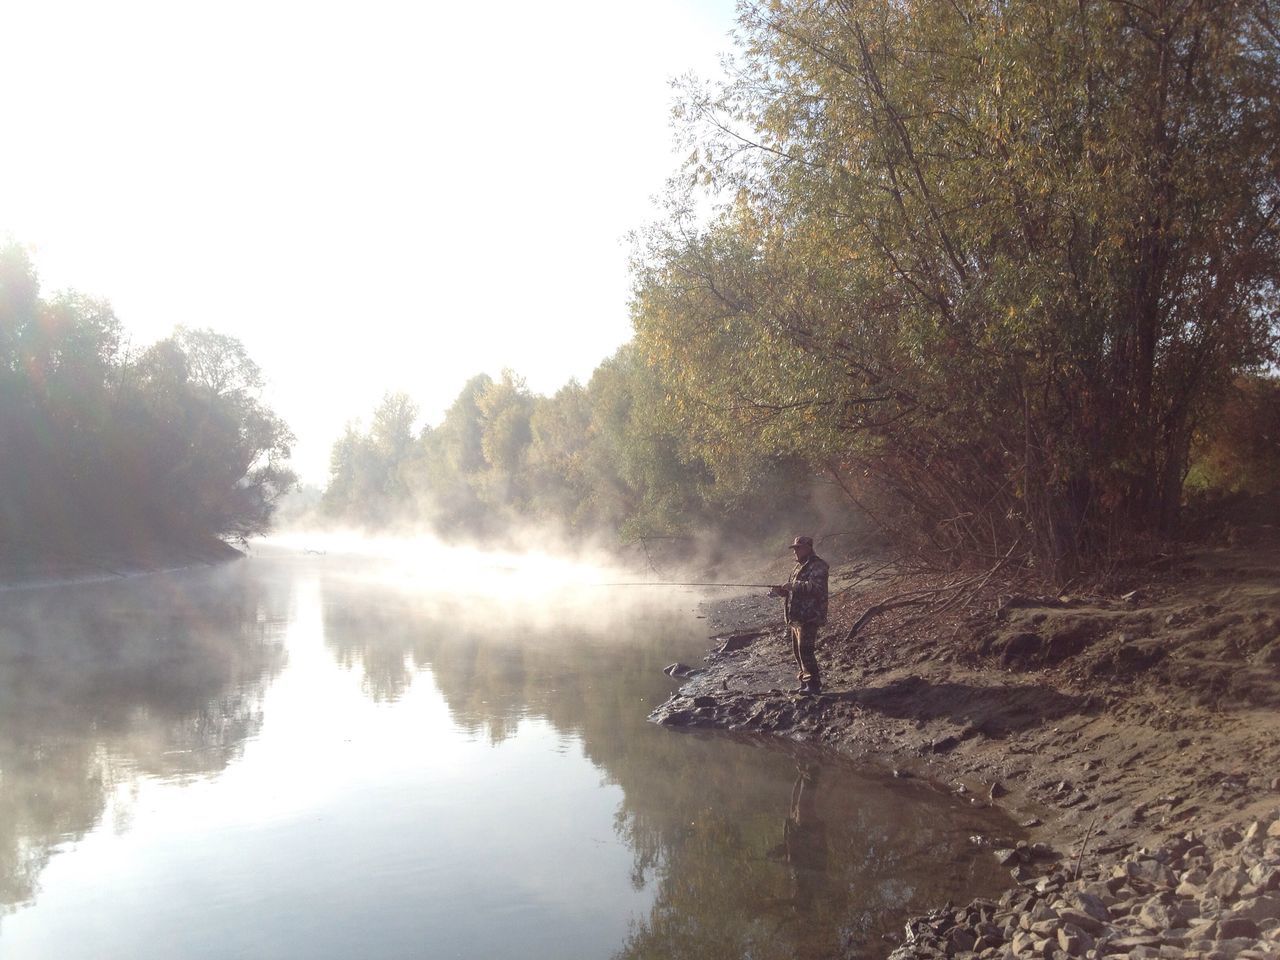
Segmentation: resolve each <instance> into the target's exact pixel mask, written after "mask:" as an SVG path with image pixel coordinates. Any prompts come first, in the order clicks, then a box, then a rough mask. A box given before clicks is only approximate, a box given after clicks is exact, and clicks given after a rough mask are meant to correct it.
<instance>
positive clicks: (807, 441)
mask: <svg viewBox="0 0 1280 960" xmlns="http://www.w3.org/2000/svg"><path fill="white" fill-rule="evenodd" d="M740 16H741V27H742V29H741V36H740V44H741V57H740V58H739V61H738V63H737V68H738V69H737V71H736V72H735V74H734V79H733V80H732V81H730V82H728V83H727V84H725V85H724V86H722V87H720V88H716V89H708V88H700V87H697V86H695V85H692V84H690V85H689V86H688V87H687V88H686V90H685V95H684V98H683V102H682V104H681V106H680V108H679V110H678V116H679V118H680V120H681V123H682V125H683V130H684V132H685V135H686V137H687V139H688V145H689V147H690V148H691V154H690V161H689V165H688V171H687V172H688V175H689V176H688V178H687V181H686V182H685V184H684V185H683V186H677V187H676V188H674V189H673V194H672V198H671V202H670V215H669V217H668V218H667V220H666V222H664V223H662V224H659V225H657V226H655V227H654V228H653V229H652V230H651V231H650V232H649V233H648V234H647V235H646V237H645V238H644V240H643V242H642V243H641V245H640V247H639V249H638V253H637V263H636V278H637V292H636V298H635V310H634V313H635V320H636V325H637V330H638V334H639V341H640V343H641V345H642V347H643V349H644V351H645V353H646V355H647V356H648V357H650V358H652V360H653V361H654V362H655V363H656V364H657V365H658V367H659V369H660V371H661V374H662V376H663V378H664V380H665V381H666V382H667V383H668V384H670V385H671V387H672V390H673V393H674V394H675V398H676V399H675V404H676V405H677V408H678V409H679V410H680V411H681V415H682V416H683V417H685V418H686V419H687V420H688V421H690V422H691V423H693V424H694V425H695V429H696V431H697V432H698V433H699V443H698V445H697V446H696V448H695V449H696V451H697V453H698V454H699V455H703V456H706V457H707V458H708V461H709V462H710V463H711V464H713V465H714V464H715V463H717V462H718V461H719V459H720V458H721V457H722V456H723V455H724V454H725V451H734V450H737V449H739V448H741V447H742V446H743V445H744V444H750V445H752V446H753V447H754V448H755V449H757V450H760V451H763V452H767V453H772V454H777V455H783V454H786V455H797V456H801V457H804V458H805V459H807V460H808V461H810V462H812V463H814V464H818V465H825V466H826V467H828V468H829V469H831V470H832V471H834V472H835V473H837V474H838V475H839V476H841V477H842V479H843V480H844V482H845V483H846V485H847V486H848V487H849V489H850V490H851V491H853V492H855V493H857V492H858V491H860V490H863V489H867V490H870V491H872V492H873V493H874V494H875V496H877V497H879V498H880V499H881V500H883V501H884V502H885V503H887V504H890V505H892V507H893V508H894V509H893V510H892V514H891V515H892V516H894V517H896V518H901V519H900V525H901V526H902V527H904V528H905V529H908V530H910V531H912V532H913V533H914V534H915V536H916V537H917V538H918V541H919V542H920V543H921V545H922V548H924V549H926V550H928V551H930V552H931V553H932V554H933V555H934V556H935V557H938V558H942V559H947V560H950V561H952V562H961V561H965V560H976V559H984V560H986V561H993V560H996V559H999V558H1002V557H1005V556H1008V555H1014V554H1016V555H1018V556H1021V557H1022V558H1023V559H1024V560H1026V561H1028V562H1036V563H1038V564H1039V565H1040V566H1041V567H1042V569H1043V570H1044V571H1045V572H1046V573H1047V574H1049V575H1050V576H1056V577H1059V578H1061V577H1064V576H1067V575H1069V574H1070V573H1071V572H1072V571H1073V570H1075V569H1078V568H1079V567H1080V565H1082V564H1087V563H1089V562H1091V560H1092V559H1096V558H1097V557H1099V556H1100V555H1102V554H1105V553H1107V552H1109V551H1111V550H1113V549H1114V548H1115V547H1116V545H1117V544H1118V543H1119V542H1120V541H1122V540H1123V539H1124V538H1128V537H1131V536H1133V535H1135V534H1136V535H1147V534H1156V533H1160V532H1167V531H1169V530H1170V529H1172V527H1173V525H1174V524H1175V523H1176V520H1177V515H1178V507H1179V502H1180V497H1181V493H1182V482H1183V478H1184V475H1185V472H1186V469H1187V463H1188V451H1189V447H1190V442H1191V438H1192V434H1193V431H1194V428H1195V425H1196V423H1197V422H1198V419H1199V418H1200V417H1201V416H1202V415H1203V414H1204V413H1205V412H1206V411H1208V410H1211V409H1213V407H1214V406H1215V405H1216V404H1217V402H1218V400H1219V397H1220V396H1221V395H1222V393H1223V391H1224V390H1225V389H1226V388H1227V387H1228V386H1229V384H1230V383H1231V382H1232V380H1233V378H1234V377H1235V376H1236V374H1237V373H1238V372H1240V371H1246V370H1249V369H1256V368H1258V367H1259V366H1260V365H1263V364H1265V363H1266V362H1268V360H1269V359H1273V358H1274V357H1275V345H1276V336H1277V306H1276V299H1275V289H1276V282H1277V276H1278V272H1280V270H1278V267H1280V259H1278V257H1277V253H1278V252H1280V251H1278V247H1277V240H1278V236H1277V213H1278V210H1280V189H1278V187H1280V183H1278V180H1277V177H1278V174H1280V163H1277V159H1278V158H1277V154H1276V144H1277V143H1280V138H1278V136H1277V135H1278V134H1280V96H1278V94H1280V90H1278V89H1277V83H1278V82H1280V71H1278V70H1277V69H1276V54H1277V46H1278V43H1280V33H1278V32H1277V29H1276V24H1275V23H1274V22H1273V20H1272V19H1271V9H1270V5H1269V4H1268V3H1266V2H1264V0H1250V2H1240V3H1230V4H1220V3H1213V2H1208V0H1176V2H1175V0H1171V2H1164V0H1161V2H1156V3H1152V4H1146V5H1143V4H1135V3H1127V2H1118V0H1086V2H1076V0H1072V2H1066V0H1048V2H1044V0H1037V2H1034V3H1032V2H1030V0H1019V2H1012V3H987V2H961V3H932V2H930V3H921V4H897V3H888V2H885V0H841V2H837V3H832V4H810V3H807V2H799V0H771V2H767V3H747V4H745V5H743V7H742V8H741V13H740ZM700 190H701V191H704V192H708V193H709V194H710V196H711V198H712V199H713V200H716V201H718V203H719V206H718V212H717V214H716V215H715V216H714V218H713V219H712V220H711V221H710V222H709V223H704V221H702V220H700V219H699V217H698V216H696V215H695V214H696V212H697V210H698V209H699V206H698V204H699V191H700Z"/></svg>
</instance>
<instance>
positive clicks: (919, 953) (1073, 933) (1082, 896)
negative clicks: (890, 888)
mask: <svg viewBox="0 0 1280 960" xmlns="http://www.w3.org/2000/svg"><path fill="white" fill-rule="evenodd" d="M1005 853H1006V854H1008V855H1010V856H1013V857H1016V855H1017V854H1016V852H1015V851H1006V852H1005ZM966 956H969V957H980V958H984V960H985V958H996V957H1036V958H1045V960H1053V958H1059V957H1097V958H1102V957H1131V958H1134V960H1147V958H1160V960H1183V958H1189V957H1203V958H1205V960H1274V958H1275V957H1277V956H1280V810H1276V811H1273V812H1272V813H1271V814H1268V815H1267V816H1265V817H1263V818H1261V819H1258V820H1254V821H1252V822H1251V823H1250V824H1249V825H1248V826H1247V827H1246V828H1245V829H1244V831H1243V832H1239V831H1237V830H1235V829H1233V828H1221V829H1217V830H1213V831H1209V832H1208V833H1205V834H1200V833H1197V832H1189V833H1186V834H1184V835H1181V836H1176V837H1173V838H1171V839H1170V840H1169V841H1168V842H1166V843H1164V844H1162V845H1161V846H1159V847H1157V848H1154V849H1151V848H1147V847H1142V848H1139V849H1138V850H1136V851H1134V852H1132V853H1130V854H1129V855H1127V856H1125V857H1124V858H1123V859H1122V860H1120V861H1118V862H1116V863H1114V864H1112V865H1109V866H1108V865H1106V864H1102V863H1095V864H1091V865H1090V867H1089V869H1088V870H1085V871H1083V872H1081V873H1080V874H1079V875H1077V874H1076V872H1075V871H1074V870H1073V869H1070V868H1068V867H1065V866H1062V865H1059V866H1058V867H1056V868H1055V869H1054V870H1053V871H1052V872H1051V873H1050V874H1049V875H1047V876H1045V877H1042V878H1040V879H1037V880H1026V881H1023V882H1022V884H1020V885H1019V886H1018V887H1016V888H1014V889H1012V890H1009V891H1008V892H1006V893H1005V894H1004V896H1002V897H1001V898H1000V900H999V902H994V903H993V902H991V901H982V900H975V901H973V902H972V903H970V904H969V905H968V906H967V907H964V908H962V909H959V910H951V909H950V908H943V909H940V910H937V911H935V912H933V913H931V914H929V915H927V916H924V917H916V918H913V919H912V920H911V921H909V922H908V924H907V943H905V944H904V945H903V946H901V947H900V948H898V949H897V950H895V951H894V952H893V953H892V954H891V957H892V958H893V960H906V958H914V957H966Z"/></svg>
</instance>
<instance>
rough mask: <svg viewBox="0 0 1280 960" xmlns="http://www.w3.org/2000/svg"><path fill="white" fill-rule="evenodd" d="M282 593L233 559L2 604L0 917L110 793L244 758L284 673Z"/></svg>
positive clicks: (285, 589)
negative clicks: (266, 695)
mask: <svg viewBox="0 0 1280 960" xmlns="http://www.w3.org/2000/svg"><path fill="white" fill-rule="evenodd" d="M289 591H290V584H289V582H288V581H287V580H284V579H279V580H275V581H269V580H263V579H262V578H260V577H258V576H255V575H253V574H252V573H251V572H250V571H248V570H247V569H245V567H244V565H242V564H234V565H231V566H229V567H224V568H220V569H216V570H200V571H191V572H185V573H175V574H165V575H156V576H151V577H143V578H138V579H136V580H130V581H125V582H116V583H101V584H78V585H75V586H70V587H51V588H44V589H37V590H26V591H11V592H8V593H6V594H5V595H4V603H3V605H2V606H0V910H3V911H11V910H13V909H15V908H16V907H18V906H21V905H23V904H26V903H29V902H31V901H32V900H33V899H34V898H35V896H36V893H37V891H38V883H39V876H40V873H41V871H42V870H43V869H44V867H45V865H46V864H47V863H48V861H49V859H50V857H51V856H52V855H53V853H54V852H55V850H56V848H57V847H58V846H59V845H60V844H63V843H66V842H68V841H75V840H78V839H80V838H81V837H83V836H84V835H85V834H86V833H88V832H89V831H90V830H91V829H93V827H94V826H95V825H96V824H97V823H98V822H99V820H100V819H101V818H102V816H103V814H104V812H105V810H106V809H107V806H108V803H109V802H112V801H113V798H114V799H115V800H116V801H118V800H119V798H120V795H119V794H118V792H117V788H119V787H122V786H127V785H128V784H129V783H130V782H132V781H135V780H136V779H137V778H138V777H141V776H148V777H158V778H163V779H183V778H189V777H198V776H208V775H210V774H213V773H216V772H218V771H220V770H222V769H224V768H225V767H226V766H227V765H228V764H229V763H230V762H232V761H233V760H234V759H235V758H236V757H237V756H238V755H239V752H240V750H241V749H242V747H243V744H244V742H245V741H246V740H247V739H249V738H251V737H252V736H254V734H255V733H256V732H257V730H258V729H259V727H260V726H261V724H262V695H263V692H264V690H265V688H266V686H267V685H268V684H269V683H270V681H271V679H272V677H274V676H275V675H276V674H277V673H278V672H279V671H280V669H281V668H282V667H283V663H284V652H283V647H282V645H281V642H280V632H281V629H282V625H283V623H284V622H285V619H286V616H287V614H288V610H289V603H290V594H289ZM127 816H128V813H127V810H122V811H117V821H118V822H120V821H124V820H127Z"/></svg>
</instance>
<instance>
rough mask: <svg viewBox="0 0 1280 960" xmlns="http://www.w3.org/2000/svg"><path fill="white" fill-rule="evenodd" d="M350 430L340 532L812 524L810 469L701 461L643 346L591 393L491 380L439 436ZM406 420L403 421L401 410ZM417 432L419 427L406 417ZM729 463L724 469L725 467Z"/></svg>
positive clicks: (342, 454)
mask: <svg viewBox="0 0 1280 960" xmlns="http://www.w3.org/2000/svg"><path fill="white" fill-rule="evenodd" d="M398 397H399V395H393V396H391V397H389V398H388V399H387V400H385V401H384V402H383V406H381V407H380V408H379V409H378V410H377V411H376V412H375V414H374V427H373V428H372V429H371V430H370V431H369V432H368V433H364V432H362V430H361V428H360V427H359V426H358V425H351V426H349V427H348V429H347V432H346V434H345V435H344V436H343V437H342V438H341V439H340V440H339V441H338V443H337V444H335V446H334V449H333V457H332V461H331V476H330V482H329V487H328V489H327V490H326V491H325V495H324V501H323V506H324V510H325V512H326V513H327V514H328V515H329V517H331V518H333V519H340V520H344V521H348V522H357V523H361V524H365V525H370V526H375V527H377V526H383V525H388V524H391V523H393V522H397V523H400V522H405V521H419V522H422V523H425V524H428V525H430V526H431V527H432V528H433V529H434V530H435V531H436V532H438V533H440V534H442V535H444V536H447V537H464V536H465V537H470V538H473V537H480V538H487V537H495V536H498V535H500V534H502V533H505V532H508V531H510V530H512V529H513V528H520V527H522V526H525V525H528V524H530V523H533V524H538V525H540V526H544V527H553V528H557V529H558V530H560V531H561V532H563V533H564V534H567V535H570V536H593V535H598V534H604V535H606V536H616V537H621V538H622V539H623V540H625V541H635V540H645V539H649V538H654V537H661V538H688V537H691V536H692V535H693V534H694V533H695V532H698V531H702V530H717V531H727V530H730V529H732V530H735V531H738V532H745V533H747V534H749V535H756V536H760V535H764V534H766V533H768V534H772V533H774V532H775V531H776V528H777V527H778V526H779V525H780V524H782V523H783V522H784V521H785V522H788V523H795V522H804V521H805V520H806V519H808V518H810V517H811V513H810V512H809V511H811V504H810V502H809V501H810V496H811V491H810V490H809V489H808V487H809V476H808V471H807V469H806V468H805V466H804V465H803V464H801V463H800V462H798V461H796V460H793V459H787V458H778V457H768V456H759V455H753V456H752V458H751V460H750V463H739V462H736V461H733V462H732V465H733V467H734V468H735V469H736V473H735V472H732V471H730V470H729V469H728V468H727V467H724V468H722V474H721V475H717V473H716V472H715V471H714V470H713V469H712V467H711V466H710V464H709V463H708V462H707V461H706V460H705V459H703V458H700V457H699V456H697V455H695V454H694V453H693V452H692V445H691V443H690V439H689V436H688V433H687V431H686V430H685V429H684V428H683V427H682V426H681V425H680V424H679V422H678V421H677V420H675V419H673V418H672V417H671V416H670V415H669V414H668V412H667V411H666V409H665V397H664V395H663V393H662V392H661V390H660V389H659V387H658V385H657V382H656V381H655V379H654V377H653V372H652V370H651V369H650V368H649V367H648V366H647V365H646V364H645V362H644V360H643V358H642V357H641V356H640V354H639V352H638V351H637V350H636V349H635V347H634V346H632V345H626V346H624V347H622V348H621V349H620V350H619V351H618V352H617V353H616V354H615V355H614V356H612V357H609V358H608V359H606V360H605V361H604V362H602V363H601V364H600V366H599V367H598V368H597V369H596V371H595V372H594V373H593V374H592V377H591V380H590V381H589V382H588V383H587V385H586V386H585V387H584V386H583V385H581V384H579V383H577V382H576V381H572V382H570V383H568V384H567V385H566V386H564V387H563V388H561V389H560V390H559V391H557V392H556V393H555V394H554V395H553V396H550V397H545V396H538V395H535V394H533V393H531V392H530V391H529V389H528V387H527V385H526V384H525V383H524V381H523V380H522V379H521V378H520V377H519V376H517V375H516V374H515V373H513V372H512V371H505V372H504V373H503V374H502V376H501V378H500V379H498V380H493V379H492V378H490V377H488V376H486V375H483V374H481V375H480V376H477V377H474V378H473V379H471V380H470V381H469V382H468V383H467V384H466V385H465V386H464V387H463V389H462V391H461V393H460V394H459V396H458V398H457V399H456V400H455V401H454V402H453V404H452V405H451V406H450V408H449V409H448V411H446V413H445V415H444V419H443V420H442V421H441V423H440V424H439V425H438V426H435V427H430V426H428V427H425V428H423V429H422V430H421V432H420V433H419V434H418V436H417V437H416V438H414V439H412V440H411V441H409V442H404V440H405V438H406V437H407V436H408V423H407V422H405V423H402V424H401V426H400V427H398V433H397V435H398V436H399V437H400V438H401V442H398V443H396V444H391V445H388V444H385V443H379V442H378V441H377V439H376V437H377V434H378V429H379V428H378V426H377V425H378V423H379V422H380V421H383V420H385V419H387V417H388V416H389V414H388V413H387V407H388V404H399V403H401V400H399V399H398ZM398 409H403V408H400V407H398ZM409 419H410V420H412V417H410V418H409ZM728 462H729V461H726V463H728Z"/></svg>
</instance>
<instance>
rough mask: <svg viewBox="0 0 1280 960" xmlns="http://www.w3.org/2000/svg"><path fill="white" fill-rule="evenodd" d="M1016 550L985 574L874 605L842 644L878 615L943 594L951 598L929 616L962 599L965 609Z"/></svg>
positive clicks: (922, 603)
mask: <svg viewBox="0 0 1280 960" xmlns="http://www.w3.org/2000/svg"><path fill="white" fill-rule="evenodd" d="M1017 546H1018V544H1017V542H1015V543H1014V545H1013V546H1012V547H1010V548H1009V551H1008V552H1007V553H1006V554H1005V555H1004V556H1003V557H1001V558H1000V560H999V561H998V562H997V563H996V564H995V566H993V567H991V569H989V570H984V571H982V572H981V573H977V574H974V575H973V576H971V577H965V578H963V579H960V580H956V581H953V582H951V583H947V584H944V585H942V586H940V587H930V588H928V589H925V590H908V591H906V592H904V593H899V594H895V595H894V596H892V597H889V598H888V599H885V600H881V601H880V602H879V603H873V604H872V605H871V606H869V607H867V609H866V610H864V611H863V612H862V616H860V617H858V619H857V620H855V621H854V624H853V626H852V627H850V628H849V632H848V633H846V634H845V636H844V639H845V642H848V641H850V640H852V639H853V638H854V637H856V636H857V635H858V632H859V631H860V630H861V629H862V628H863V627H865V626H866V625H867V624H868V623H870V622H871V621H872V620H873V619H875V618H876V617H878V616H879V615H880V614H882V613H887V612H888V611H890V610H897V609H899V608H901V607H921V606H928V605H931V604H933V603H935V598H937V597H942V596H944V595H946V594H950V595H949V596H946V597H945V599H943V600H942V601H941V602H940V603H938V604H937V606H936V607H934V609H932V610H930V611H929V612H930V613H931V614H934V615H937V614H940V613H943V612H945V611H946V610H948V609H950V608H951V607H952V606H954V605H955V604H956V603H957V602H959V600H960V599H961V598H964V599H965V603H966V605H968V603H969V602H970V601H971V600H972V599H973V597H975V596H976V595H977V594H978V593H980V592H981V591H982V590H983V588H985V587H986V585H987V584H988V583H989V582H990V580H991V578H992V577H993V576H995V574H996V572H997V571H998V570H999V569H1000V568H1001V567H1003V566H1004V565H1005V564H1007V563H1008V562H1009V558H1010V557H1012V556H1013V551H1014V550H1015V549H1016V548H1017ZM864 579H865V578H864ZM975 584H976V586H975ZM971 588H972V589H971Z"/></svg>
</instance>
